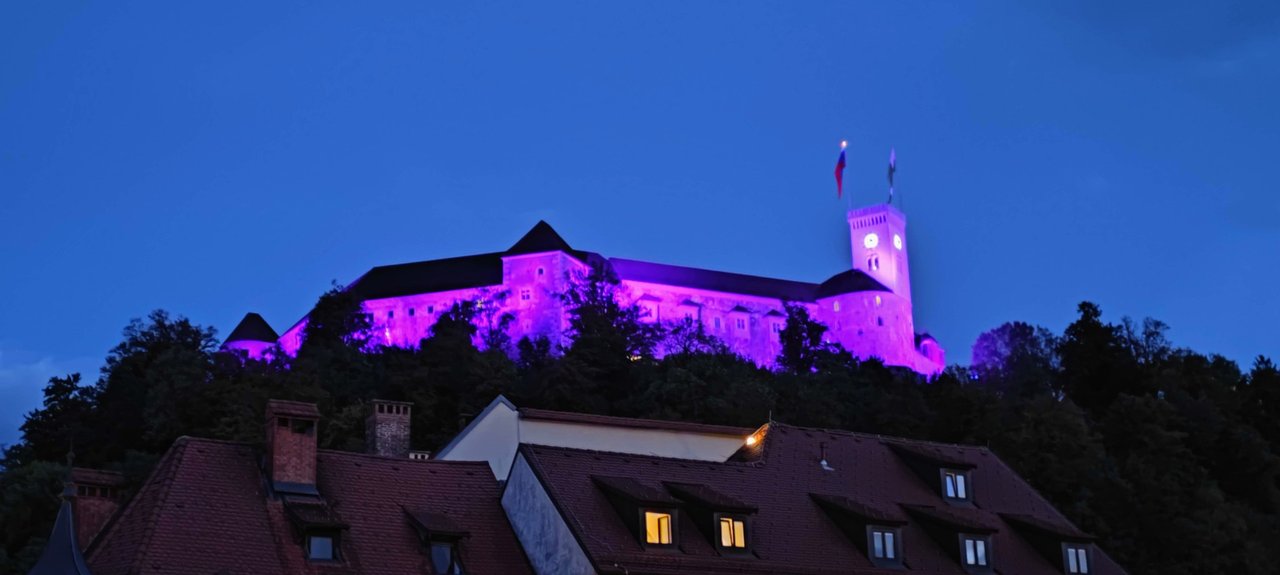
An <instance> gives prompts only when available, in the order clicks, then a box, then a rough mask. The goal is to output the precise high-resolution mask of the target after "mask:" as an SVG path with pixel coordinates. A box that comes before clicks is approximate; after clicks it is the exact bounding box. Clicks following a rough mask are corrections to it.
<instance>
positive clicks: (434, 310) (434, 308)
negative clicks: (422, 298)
mask: <svg viewBox="0 0 1280 575" xmlns="http://www.w3.org/2000/svg"><path fill="white" fill-rule="evenodd" d="M435 312H436V306H433V305H429V306H427V313H435Z"/></svg>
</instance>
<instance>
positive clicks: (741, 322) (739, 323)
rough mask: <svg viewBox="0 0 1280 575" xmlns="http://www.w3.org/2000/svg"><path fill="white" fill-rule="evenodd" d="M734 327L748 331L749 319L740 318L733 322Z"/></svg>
mask: <svg viewBox="0 0 1280 575" xmlns="http://www.w3.org/2000/svg"><path fill="white" fill-rule="evenodd" d="M733 325H734V327H736V328H738V329H747V318H745V317H739V318H735V319H734V320H733Z"/></svg>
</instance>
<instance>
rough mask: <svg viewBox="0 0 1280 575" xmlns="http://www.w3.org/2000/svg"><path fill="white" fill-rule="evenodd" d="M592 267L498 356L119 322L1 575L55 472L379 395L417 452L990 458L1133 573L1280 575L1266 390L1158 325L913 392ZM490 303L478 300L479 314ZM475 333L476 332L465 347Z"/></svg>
mask: <svg viewBox="0 0 1280 575" xmlns="http://www.w3.org/2000/svg"><path fill="white" fill-rule="evenodd" d="M617 289H619V288H618V285H617V281H616V278H614V277H612V276H611V275H610V274H609V273H608V270H607V269H605V268H597V269H595V270H593V271H592V272H591V273H589V274H587V275H585V276H583V277H581V278H577V281H576V282H575V286H574V288H573V289H572V290H570V292H569V293H566V294H563V295H562V297H563V302H564V304H565V306H566V308H567V309H568V310H570V316H569V329H568V330H567V332H566V333H564V334H561V336H560V337H552V338H537V339H523V340H521V341H518V342H514V343H513V342H512V341H511V340H510V337H509V335H508V332H509V330H508V327H509V325H510V323H511V321H513V319H514V318H512V317H510V316H505V315H499V314H497V313H496V312H494V311H493V310H494V309H496V308H495V307H493V306H486V304H485V301H484V300H477V301H461V302H457V304H456V305H454V306H452V307H451V308H449V309H447V310H445V311H444V312H443V313H442V314H441V315H440V317H439V318H437V321H436V323H435V324H434V326H433V328H432V331H431V335H430V337H428V338H426V339H424V340H423V341H422V342H421V343H420V345H418V346H417V347H415V348H412V349H402V348H382V347H378V346H376V345H373V344H372V343H371V342H373V341H376V339H375V338H370V337H369V335H370V334H369V330H370V329H371V327H372V322H371V321H370V318H369V316H368V315H367V314H366V313H365V311H364V309H363V308H362V306H361V304H360V302H359V301H358V300H357V299H356V298H355V297H354V295H353V294H351V293H349V292H347V291H345V290H342V289H340V288H337V287H335V288H334V289H331V290H330V291H328V292H326V293H325V294H324V295H322V296H321V297H320V298H319V300H318V301H317V303H316V306H315V309H314V310H313V311H312V313H311V315H310V319H309V321H308V324H307V326H306V327H305V329H304V332H303V334H304V339H303V342H302V346H301V349H300V350H299V352H298V354H297V356H296V357H292V358H290V357H286V356H284V355H283V354H278V353H277V354H275V355H274V356H272V358H270V359H268V360H265V361H258V360H248V359H247V358H245V357H243V356H237V355H234V354H229V353H222V352H216V351H215V343H216V341H215V339H214V335H213V332H212V330H209V329H206V328H203V327H200V326H197V325H193V324H191V323H190V322H189V321H187V320H186V319H183V318H174V317H171V316H170V315H168V314H166V313H164V312H154V313H152V314H151V315H149V316H148V317H147V318H146V320H135V321H134V322H131V323H130V324H129V325H128V327H126V329H125V331H124V338H123V341H122V342H121V343H120V345H118V346H116V347H115V348H114V349H112V351H111V353H110V354H109V355H108V357H107V361H106V364H105V366H104V367H103V369H102V373H101V375H100V377H99V378H98V380H97V382H96V383H95V384H93V385H84V384H82V383H81V381H80V376H79V375H78V374H71V375H68V376H63V377H54V378H52V379H50V380H49V382H48V384H47V386H46V387H45V400H44V403H43V405H42V406H41V407H40V408H39V409H36V410H34V411H32V412H31V413H30V414H28V415H27V418H26V423H24V425H23V426H22V432H23V439H22V441H21V442H19V443H18V444H16V445H13V446H11V447H9V448H7V449H6V450H5V452H4V458H3V460H2V461H0V464H2V466H3V467H2V470H0V487H3V493H2V494H0V572H11V571H12V572H25V568H26V566H28V565H30V564H31V561H33V560H34V558H35V557H36V555H38V553H39V550H40V549H41V546H42V545H43V539H42V538H43V537H44V536H45V535H46V534H47V533H48V529H49V527H50V525H51V523H52V521H53V518H54V514H55V511H56V505H57V497H56V495H57V493H58V491H59V490H60V485H59V483H60V481H61V479H62V478H63V477H64V476H65V473H66V466H65V458H66V454H67V451H68V450H69V449H70V448H71V447H72V446H73V445H74V447H75V450H76V452H77V453H80V454H81V456H80V457H79V458H78V459H77V465H87V466H96V467H106V468H111V469H116V470H120V471H123V472H125V473H126V475H127V476H129V477H131V478H133V479H134V480H135V481H141V479H142V478H144V477H145V476H146V473H147V471H148V469H149V467H150V466H151V465H152V464H154V462H155V461H156V458H157V457H158V456H159V455H160V454H161V453H163V451H164V450H165V449H166V448H167V447H168V446H169V444H170V443H171V442H172V441H173V439H174V438H176V437H178V436H179V435H183V434H189V435H199V436H207V437H214V438H221V439H227V440H234V441H242V442H248V443H257V442H260V441H261V439H262V427H261V426H262V422H261V414H262V409H263V406H264V404H265V402H266V400H267V399H268V398H272V397H279V398H285V399H299V400H306V401H314V402H317V403H318V405H319V406H320V409H321V412H322V415H323V416H324V424H323V425H322V427H321V429H320V440H321V442H322V445H324V446H326V447H329V448H336V449H351V450H358V449H362V448H363V445H364V416H365V414H366V413H367V404H368V401H369V400H371V399H374V398H385V399H393V400H404V401H410V402H412V403H413V405H414V411H413V414H414V415H413V438H412V443H413V446H414V448H415V449H425V450H431V449H435V448H438V447H439V446H440V445H442V444H443V443H444V442H445V441H447V440H448V439H449V438H450V437H452V436H453V435H454V434H455V433H456V432H457V431H458V430H459V429H460V428H461V427H462V426H463V425H465V424H466V423H467V421H468V420H469V419H470V418H471V417H474V416H475V415H476V414H477V413H478V412H479V410H480V409H482V408H483V407H484V406H485V405H486V404H487V403H488V402H490V401H491V400H492V399H493V398H494V397H495V396H496V395H497V394H499V393H501V394H505V395H506V396H507V397H509V398H511V399H512V400H513V401H514V402H516V403H517V404H519V405H525V406H531V407H545V408H551V409H561V410H572V411H586V412H593V413H601V414H610V415H625V416H636V417H650V418H660V419H674V420H684V421H699V422H706V423H717V424H730V425H741V426H747V427H754V426H756V425H760V424H762V423H765V422H767V421H769V420H770V418H772V419H774V420H779V421H786V422H788V423H791V424H797V425H808V426H815V427H827V428H838V429H848V430H854V431H865V432H871V433H879V434H888V435H898V436H905V437H914V438H922V439H931V440H937V441H946V442H957V443H968V444H978V445H988V446H990V447H991V448H992V449H993V450H994V451H995V452H996V453H997V454H998V455H999V456H1000V458H1001V459H1002V460H1003V461H1004V462H1005V463H1006V464H1008V465H1010V466H1011V467H1012V468H1013V469H1015V470H1016V471H1018V472H1019V473H1020V474H1021V475H1022V476H1023V477H1024V478H1026V479H1027V481H1029V482H1030V483H1031V484H1032V485H1033V486H1034V487H1036V489H1038V490H1039V491H1040V493H1041V494H1043V495H1044V496H1045V497H1046V498H1047V499H1048V500H1049V501H1050V502H1052V503H1053V504H1054V505H1055V506H1056V507H1057V508H1058V509H1060V510H1061V511H1062V512H1063V513H1065V514H1066V515H1067V516H1068V517H1069V518H1071V519H1072V520H1073V521H1074V522H1075V523H1076V524H1077V525H1079V526H1080V527H1081V528H1082V529H1084V530H1086V531H1089V532H1091V533H1094V534H1095V535H1097V536H1098V537H1099V544H1100V545H1101V546H1102V547H1103V548H1104V549H1106V550H1107V552H1108V553H1110V554H1112V555H1113V556H1114V557H1115V558H1116V559H1117V560H1118V561H1120V562H1121V564H1123V565H1125V566H1126V567H1127V568H1128V569H1129V570H1130V572H1132V573H1135V574H1146V573H1151V574H1156V573H1159V574H1169V573H1172V574H1192V573H1196V574H1200V573H1276V572H1280V546H1276V545H1274V543H1273V542H1274V541H1280V457H1278V453H1277V445H1280V371H1278V370H1277V368H1276V366H1275V364H1274V363H1272V361H1271V360H1269V359H1267V358H1263V357H1259V358H1257V360H1255V361H1254V363H1253V365H1252V366H1250V369H1249V371H1248V372H1245V371H1242V370H1241V369H1240V367H1239V366H1237V365H1236V364H1235V363H1233V362H1231V361H1228V360H1226V359H1224V358H1222V357H1218V356H1213V355H1204V354H1200V353H1196V352H1194V351H1192V350H1187V349H1181V348H1177V347H1175V346H1174V345H1173V344H1172V343H1170V342H1169V341H1168V339H1167V337H1166V333H1167V329H1168V328H1167V326H1165V325H1164V324H1163V323H1161V322H1159V321H1157V320H1151V319H1148V320H1143V321H1141V322H1135V321H1131V320H1128V319H1122V320H1120V321H1118V322H1108V321H1106V320H1104V318H1103V315H1102V310H1101V309H1100V308H1099V307H1098V306H1096V305H1094V304H1091V303H1088V302H1086V303H1082V304H1081V305H1080V306H1079V317H1078V318H1077V319H1076V320H1075V321H1074V322H1073V323H1071V325H1070V326H1068V327H1067V328H1066V329H1065V330H1064V331H1063V333H1061V334H1056V333H1053V332H1050V331H1049V330H1046V329H1044V328H1041V327H1037V326H1033V325H1029V324H1026V323H1021V322H1011V323H1006V324H1004V325H1001V326H999V327H997V328H995V329H993V330H992V331H989V332H987V333H985V334H983V335H982V336H981V337H979V338H978V340H977V342H976V343H975V344H974V349H973V356H974V357H973V364H972V365H971V366H970V367H968V368H965V367H956V366H953V367H951V368H948V369H947V370H946V371H945V372H943V373H942V374H941V375H939V376H937V377H936V378H933V379H932V380H925V379H923V378H921V377H920V376H918V375H916V374H914V373H912V372H910V371H908V370H904V369H901V368H894V367H887V366H885V365H884V364H883V363H881V362H880V361H878V360H875V359H872V360H866V361H861V360H859V359H857V358H855V357H853V356H852V355H850V354H849V353H848V352H846V351H845V350H843V349H840V348H839V347H838V346H834V345H830V344H829V343H827V342H825V341H824V335H825V333H826V326H824V325H822V324H821V323H819V322H817V321H815V320H814V319H813V318H812V317H810V316H809V314H808V313H807V310H806V309H805V308H803V307H802V306H791V305H789V306H787V313H788V317H787V324H786V327H785V329H783V330H782V333H781V334H779V335H780V349H781V353H780V354H779V358H778V363H779V368H778V369H777V370H768V369H762V368H759V367H757V366H755V365H754V364H752V363H751V362H750V361H748V360H745V359H743V358H741V357H739V356H737V355H735V354H734V353H733V352H732V351H731V349H730V348H729V347H727V346H726V345H725V344H724V343H723V342H721V341H720V340H718V339H716V338H714V337H711V336H709V335H708V334H707V333H706V332H705V331H704V330H703V328H702V326H701V324H699V323H698V322H697V321H693V320H687V321H679V322H673V323H666V324H662V323H658V322H654V321H650V320H651V319H653V318H646V317H644V316H643V315H642V314H641V313H640V310H639V309H637V308H635V307H631V306H623V305H619V304H618V303H617V300H616V298H615V297H614V295H615V292H616V290H617ZM495 297H496V296H495ZM477 326H478V327H477Z"/></svg>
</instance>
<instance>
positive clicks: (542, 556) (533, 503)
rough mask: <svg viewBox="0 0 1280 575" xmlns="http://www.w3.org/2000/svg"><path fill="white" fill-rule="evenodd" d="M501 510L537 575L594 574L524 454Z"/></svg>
mask: <svg viewBox="0 0 1280 575" xmlns="http://www.w3.org/2000/svg"><path fill="white" fill-rule="evenodd" d="M502 509H503V510H504V511H506V512H507V520H508V521H510V522H511V528H512V529H513V530H515V532H516V538H517V539H519V540H520V545H521V546H522V547H524V552H525V555H527V556H528V557H529V563H530V564H531V565H532V566H533V571H534V572H535V573H537V574H538V575H562V574H563V575H593V574H594V573H595V572H596V571H595V568H593V567H592V566H591V560H590V559H588V558H587V554H586V552H585V551H583V549H582V545H580V544H578V540H577V539H576V538H575V537H574V536H573V532H571V531H570V530H569V526H568V525H565V523H564V518H563V517H561V516H560V512H559V511H558V510H557V509H556V506H555V504H554V503H552V502H551V497H550V496H548V495H547V492H546V489H544V488H543V486H542V483H541V482H539V481H538V477H537V475H535V474H534V473H533V469H531V468H530V467H529V462H528V461H525V459H524V456H523V455H517V456H516V458H515V461H514V463H513V464H512V468H511V475H510V478H509V479H508V480H507V486H506V489H505V490H504V491H503V492H502Z"/></svg>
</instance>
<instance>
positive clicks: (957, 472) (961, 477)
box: [938, 467, 973, 503]
mask: <svg viewBox="0 0 1280 575" xmlns="http://www.w3.org/2000/svg"><path fill="white" fill-rule="evenodd" d="M948 478H955V479H956V480H955V481H954V482H953V483H952V484H953V485H954V486H955V487H954V489H953V492H954V493H955V495H951V494H949V493H948V492H947V488H948V487H949V486H950V485H949V484H948V481H947V479H948ZM972 479H973V478H972V476H971V475H970V474H969V471H968V470H965V469H954V468H950V467H943V468H940V469H938V481H939V485H940V486H941V488H942V489H941V495H942V498H943V499H945V500H947V501H948V502H952V503H970V502H972V501H973V481H972Z"/></svg>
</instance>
